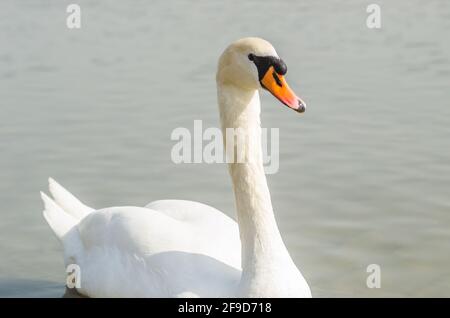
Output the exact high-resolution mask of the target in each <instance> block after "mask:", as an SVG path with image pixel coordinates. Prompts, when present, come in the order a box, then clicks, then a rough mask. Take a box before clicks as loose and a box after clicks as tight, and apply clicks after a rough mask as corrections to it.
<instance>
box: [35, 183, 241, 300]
mask: <svg viewBox="0 0 450 318" xmlns="http://www.w3.org/2000/svg"><path fill="white" fill-rule="evenodd" d="M55 189H56V190H55ZM55 191H56V193H57V194H58V195H55V194H54V193H53V192H55ZM52 194H53V195H54V198H55V200H52V199H51V198H49V197H47V196H45V195H43V199H44V201H45V202H46V209H45V212H44V215H46V219H47V221H48V222H49V225H50V226H51V228H52V229H53V231H54V232H55V234H56V235H57V236H58V238H59V239H60V240H61V242H62V244H63V247H64V254H65V261H66V265H68V264H70V263H76V264H78V265H79V266H80V269H81V288H80V289H79V291H80V293H82V294H84V295H88V296H95V297H187V296H189V297H195V296H201V297H206V296H208V297H215V296H217V297H219V296H232V295H233V293H234V291H235V289H236V287H237V284H238V282H239V279H240V273H241V270H240V241H239V232H238V227H237V224H236V222H234V221H233V220H232V219H230V218H229V217H227V216H226V215H224V214H223V213H221V212H220V211H218V210H216V209H214V208H211V207H208V206H206V205H204V204H200V203H196V202H191V201H178V200H163V201H155V202H153V203H150V204H149V205H148V207H146V208H140V207H113V208H107V209H101V210H94V209H91V208H88V207H86V206H84V205H80V204H82V203H81V202H79V201H78V200H76V201H75V200H74V199H76V198H75V197H73V196H72V195H71V194H70V193H69V192H68V191H67V190H65V189H64V188H62V187H61V186H59V185H57V184H56V183H55V184H53V187H52ZM56 198H58V200H57V199H56ZM67 199H69V202H60V201H61V200H67ZM61 206H65V207H66V208H67V207H69V211H66V210H64V209H63V208H62V207H61ZM74 207H75V208H77V207H78V208H79V207H82V209H83V211H82V213H78V212H74V211H73V208H74ZM149 207H150V208H149ZM70 209H72V210H70ZM211 238H215V239H214V240H211Z"/></svg>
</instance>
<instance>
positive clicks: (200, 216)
mask: <svg viewBox="0 0 450 318" xmlns="http://www.w3.org/2000/svg"><path fill="white" fill-rule="evenodd" d="M145 207H146V208H148V209H152V210H155V211H159V212H161V213H164V214H166V215H169V216H171V217H173V218H175V219H177V220H180V221H186V222H198V221H201V220H211V221H213V220H216V221H219V220H220V222H224V223H226V224H227V225H232V226H235V225H236V222H235V221H234V220H233V219H232V218H230V217H229V216H227V215H226V214H225V213H223V212H221V211H219V210H217V209H216V208H213V207H212V206H209V205H206V204H203V203H200V202H195V201H187V200H158V201H153V202H150V203H149V204H147V205H146V206H145Z"/></svg>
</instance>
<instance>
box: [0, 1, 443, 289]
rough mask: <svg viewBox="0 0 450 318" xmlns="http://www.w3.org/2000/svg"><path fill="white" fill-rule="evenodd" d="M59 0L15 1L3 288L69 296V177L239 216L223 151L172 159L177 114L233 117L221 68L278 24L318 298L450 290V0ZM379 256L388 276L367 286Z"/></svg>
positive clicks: (2, 12) (99, 200) (299, 229)
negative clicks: (211, 157) (220, 90)
mask: <svg viewBox="0 0 450 318" xmlns="http://www.w3.org/2000/svg"><path fill="white" fill-rule="evenodd" d="M77 3H78V4H80V6H81V9H82V28H81V29H79V30H69V29H67V28H66V26H65V19H66V16H67V14H66V12H65V9H66V5H67V4H69V2H61V3H60V2H58V1H33V2H31V1H27V2H25V1H2V2H1V4H0V41H1V42H0V43H1V44H0V180H1V181H0V202H1V205H2V208H1V212H0V296H37V297H46V296H51V297H53V296H54V297H61V296H62V295H63V294H64V287H63V285H64V281H65V273H64V268H63V260H62V253H61V247H60V245H59V244H58V242H57V240H56V239H55V238H54V236H53V234H52V232H51V231H50V229H49V228H48V226H47V224H46V223H45V221H44V219H43V217H42V213H41V212H42V210H43V207H42V203H41V201H40V197H39V191H40V190H46V188H47V178H48V177H49V176H52V177H54V178H55V179H56V180H58V181H59V182H60V183H62V184H63V185H64V186H66V187H67V188H68V189H69V190H70V191H72V192H73V193H74V194H75V195H77V196H78V197H79V198H81V199H82V200H83V201H84V202H85V203H87V204H88V205H90V206H93V207H96V208H101V207H107V206H113V205H137V206H143V205H145V204H147V203H148V202H150V201H152V200H155V199H163V198H178V199H189V200H196V201H200V202H204V203H206V204H210V205H212V206H214V207H217V208H219V209H221V210H222V211H224V212H226V213H227V214H229V215H234V207H233V197H232V192H231V188H230V181H229V179H228V175H227V172H226V169H225V166H224V165H222V164H212V165H211V164H180V165H175V164H174V163H172V161H171V159H170V151H171V148H172V146H173V145H174V142H173V141H171V140H170V134H171V132H172V130H173V129H174V128H176V127H187V128H190V129H191V130H192V128H193V121H194V120H195V119H202V120H203V124H204V127H217V126H218V113H217V106H216V91H215V70H216V63H217V58H218V56H219V55H220V53H221V52H222V50H223V49H224V48H225V47H226V46H227V45H228V43H230V42H232V41H234V40H236V39H238V38H241V37H246V36H260V37H263V38H266V39H267V40H269V41H270V42H272V43H273V44H274V46H275V47H276V49H277V51H278V53H279V54H280V56H281V57H282V58H283V59H284V60H285V61H286V63H287V65H288V67H289V72H288V75H287V79H288V81H289V82H290V86H291V87H293V88H294V89H295V91H297V92H298V93H299V95H301V96H302V97H303V98H304V99H305V101H306V102H307V103H308V110H307V112H306V113H305V114H304V115H303V116H299V115H298V114H296V113H295V112H292V111H289V110H288V109H287V108H285V107H283V106H280V104H279V103H278V102H277V101H276V100H275V99H274V98H272V96H270V95H269V94H267V93H263V94H262V103H263V105H262V108H263V115H262V123H263V126H264V127H268V128H279V129H280V168H279V171H278V173H277V174H274V175H269V176H268V181H269V186H270V188H271V193H272V200H273V203H274V207H275V212H276V216H277V220H278V222H279V226H280V229H281V232H282V235H283V237H284V239H285V242H286V245H287V246H288V249H289V250H290V252H291V254H292V256H293V258H294V260H295V262H296V263H297V265H298V266H299V268H301V270H302V272H303V274H304V276H305V277H306V278H307V280H308V282H309V284H310V286H311V289H312V292H313V295H314V296H325V297H335V296H343V297H352V296H368V297H382V296H385V297H398V296H426V297H428V296H450V102H449V101H450V42H449V41H448V35H449V34H450V2H448V1H428V2H427V3H426V5H425V4H424V2H423V1H418V0H413V1H412V0H403V1H395V2H394V1H377V2H376V3H378V4H380V6H381V10H382V11H381V14H382V28H381V29H378V30H376V29H368V28H367V27H366V17H367V15H368V14H367V13H366V6H367V5H368V4H369V3H370V2H368V1H356V0H354V1H345V3H344V2H342V1H283V2H281V1H280V2H279V1H264V2H260V1H256V0H254V1H246V2H245V3H242V2H241V1H226V2H224V1H222V2H219V1H196V2H191V1H171V2H170V4H171V5H168V2H166V1H151V2H150V1H144V0H141V1H120V2H119V1H116V2H115V3H112V2H111V1H95V2H92V1H87V0H79V1H77ZM369 264H378V265H380V267H381V288H379V289H369V288H367V286H366V278H367V276H368V273H366V268H367V266H368V265H369Z"/></svg>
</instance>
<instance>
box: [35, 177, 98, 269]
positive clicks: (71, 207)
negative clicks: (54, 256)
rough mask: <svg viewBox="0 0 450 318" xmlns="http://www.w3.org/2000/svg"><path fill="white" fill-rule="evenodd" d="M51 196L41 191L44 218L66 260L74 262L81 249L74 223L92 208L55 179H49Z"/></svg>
mask: <svg viewBox="0 0 450 318" xmlns="http://www.w3.org/2000/svg"><path fill="white" fill-rule="evenodd" d="M49 189H50V193H51V194H52V196H53V198H54V199H52V198H50V197H49V196H47V195H46V194H45V193H43V192H41V197H42V201H43V202H44V206H45V209H44V212H43V214H44V218H45V220H46V221H47V223H48V225H49V226H50V228H51V229H52V230H53V232H54V233H55V235H56V236H57V237H58V239H59V240H60V241H61V243H62V244H63V246H64V254H65V259H66V261H67V262H70V263H72V262H76V260H77V259H78V257H77V256H79V255H80V252H81V251H82V244H81V240H80V236H79V233H78V229H77V227H76V225H77V224H78V223H79V222H80V221H81V219H83V218H84V217H85V216H86V215H88V214H89V213H90V212H92V211H94V209H92V208H90V207H88V206H86V205H84V204H83V203H81V202H80V201H79V200H78V199H77V198H75V197H74V196H73V195H72V194H71V193H70V192H69V191H67V190H66V189H64V188H63V187H62V186H61V185H59V184H58V183H57V182H56V181H55V180H53V179H51V178H50V179H49Z"/></svg>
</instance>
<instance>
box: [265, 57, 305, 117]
mask: <svg viewBox="0 0 450 318" xmlns="http://www.w3.org/2000/svg"><path fill="white" fill-rule="evenodd" d="M261 85H262V87H263V88H265V89H267V90H268V91H269V92H271V93H272V95H273V96H275V97H276V98H278V100H279V101H280V102H282V103H283V104H284V105H286V106H287V107H289V108H292V109H293V110H295V111H296V112H299V113H303V112H304V111H305V110H306V104H305V102H304V101H303V100H302V99H301V98H300V97H298V96H297V95H295V93H294V91H292V89H291V88H290V87H289V85H288V84H287V82H286V80H285V79H284V76H283V75H280V74H278V73H277V72H276V71H275V69H274V67H273V66H271V67H269V69H268V70H267V72H266V74H264V77H263V78H262V79H261Z"/></svg>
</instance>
